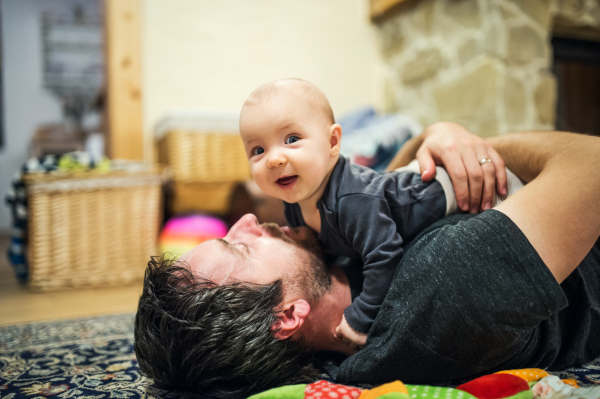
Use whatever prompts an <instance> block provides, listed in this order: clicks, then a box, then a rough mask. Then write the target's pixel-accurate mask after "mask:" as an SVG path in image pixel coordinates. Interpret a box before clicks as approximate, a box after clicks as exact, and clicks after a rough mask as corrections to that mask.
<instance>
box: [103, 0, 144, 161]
mask: <svg viewBox="0 0 600 399" xmlns="http://www.w3.org/2000/svg"><path fill="white" fill-rule="evenodd" d="M105 4H106V65H107V68H106V69H107V74H106V75H107V100H108V101H107V103H108V107H107V111H108V146H107V147H108V153H109V156H110V157H111V158H121V159H139V160H141V159H143V158H144V131H143V118H142V59H141V37H140V34H141V21H140V19H141V7H142V5H141V0H106V1H105Z"/></svg>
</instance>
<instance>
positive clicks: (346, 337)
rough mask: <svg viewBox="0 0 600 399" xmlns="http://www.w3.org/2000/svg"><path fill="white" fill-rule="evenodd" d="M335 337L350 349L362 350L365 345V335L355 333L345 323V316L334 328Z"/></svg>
mask: <svg viewBox="0 0 600 399" xmlns="http://www.w3.org/2000/svg"><path fill="white" fill-rule="evenodd" d="M335 337H336V338H337V339H339V340H342V341H344V342H345V343H347V344H348V345H349V346H350V347H351V348H352V349H358V350H360V349H362V348H364V347H365V344H366V343H367V334H364V333H359V332H357V331H355V330H354V329H353V328H352V327H350V324H348V322H347V321H346V316H343V317H342V322H341V323H340V324H339V325H338V326H337V327H336V328H335Z"/></svg>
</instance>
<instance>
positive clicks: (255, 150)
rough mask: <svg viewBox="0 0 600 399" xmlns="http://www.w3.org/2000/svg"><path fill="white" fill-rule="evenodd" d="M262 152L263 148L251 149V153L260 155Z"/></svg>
mask: <svg viewBox="0 0 600 399" xmlns="http://www.w3.org/2000/svg"><path fill="white" fill-rule="evenodd" d="M263 152H265V150H264V148H262V147H256V148H255V149H253V150H252V155H260V154H262V153H263Z"/></svg>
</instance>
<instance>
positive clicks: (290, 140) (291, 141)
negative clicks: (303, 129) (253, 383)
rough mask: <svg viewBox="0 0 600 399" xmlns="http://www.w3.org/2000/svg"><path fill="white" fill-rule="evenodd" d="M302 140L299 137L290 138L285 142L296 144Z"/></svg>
mask: <svg viewBox="0 0 600 399" xmlns="http://www.w3.org/2000/svg"><path fill="white" fill-rule="evenodd" d="M298 140H300V137H298V136H290V137H288V138H287V139H286V140H285V143H286V144H294V143H295V142H296V141H298Z"/></svg>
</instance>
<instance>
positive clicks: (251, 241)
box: [181, 214, 329, 296]
mask: <svg viewBox="0 0 600 399" xmlns="http://www.w3.org/2000/svg"><path fill="white" fill-rule="evenodd" d="M318 248H319V246H318V240H317V238H316V236H315V235H314V233H312V231H311V230H310V229H308V228H299V229H290V228H289V227H283V228H279V227H278V226H277V225H275V224H263V225H259V224H258V220H257V219H256V216H254V215H251V214H248V215H245V216H243V217H242V218H241V219H240V220H239V221H238V222H237V223H236V224H235V225H234V226H233V227H232V228H231V229H230V230H229V232H228V233H227V235H226V236H225V237H224V238H223V239H216V240H210V241H206V242H204V243H202V244H200V245H198V246H196V247H195V248H194V249H192V250H191V251H189V252H187V253H186V254H184V255H183V256H182V257H181V260H182V261H185V262H187V263H188V264H189V265H190V267H191V269H192V272H193V273H194V274H196V275H199V276H202V277H205V278H208V279H210V280H212V281H214V282H215V283H216V284H219V285H223V284H230V283H233V282H236V281H243V282H249V283H254V284H270V283H272V282H274V281H276V280H278V279H283V280H284V282H285V281H286V280H288V281H293V282H295V283H296V284H300V285H309V287H308V288H307V287H303V289H304V290H306V289H308V290H309V293H310V290H311V289H313V288H312V287H310V286H316V287H317V288H319V287H320V288H326V287H324V286H325V285H327V286H328V284H327V283H328V281H329V274H328V272H327V270H326V269H325V266H324V263H323V262H322V261H321V260H320V259H316V260H317V261H319V262H320V263H319V264H315V263H316V262H315V258H316V256H315V255H314V254H313V253H312V252H313V251H315V252H316V251H318ZM307 268H308V269H311V268H312V269H315V270H308V271H307V270H306V269H307ZM307 275H308V277H307ZM307 279H308V280H307ZM315 279H316V280H317V281H316V282H315V281H313V280H315ZM324 279H327V281H323V280H324ZM297 280H303V281H297ZM305 280H306V281H305ZM296 284H294V285H296ZM313 296H314V295H313Z"/></svg>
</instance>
